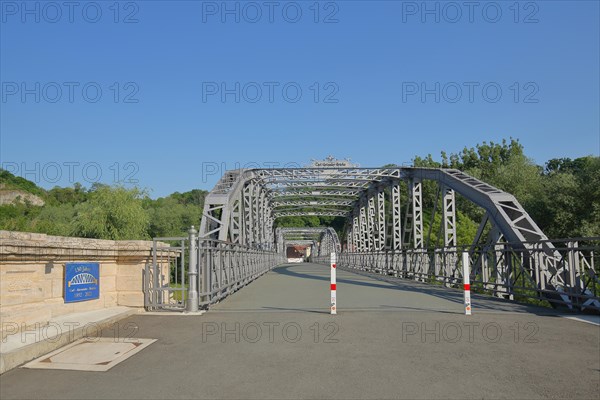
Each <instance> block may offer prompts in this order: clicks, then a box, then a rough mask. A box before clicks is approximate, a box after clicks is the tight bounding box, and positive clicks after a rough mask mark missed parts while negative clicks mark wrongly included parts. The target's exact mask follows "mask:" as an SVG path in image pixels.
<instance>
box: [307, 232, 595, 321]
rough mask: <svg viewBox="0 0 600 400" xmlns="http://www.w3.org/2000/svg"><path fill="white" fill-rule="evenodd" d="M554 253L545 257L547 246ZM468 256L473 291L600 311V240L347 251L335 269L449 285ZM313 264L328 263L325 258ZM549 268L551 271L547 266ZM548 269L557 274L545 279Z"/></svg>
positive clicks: (456, 279)
mask: <svg viewBox="0 0 600 400" xmlns="http://www.w3.org/2000/svg"><path fill="white" fill-rule="evenodd" d="M548 242H551V243H552V244H553V245H554V247H555V250H554V251H553V253H552V255H551V256H548V251H547V246H545V244H547V243H548ZM464 251H466V252H468V253H469V261H470V265H471V272H470V280H471V288H472V290H474V291H477V292H480V293H485V294H489V295H493V296H497V297H502V298H507V299H511V300H517V301H529V302H531V301H532V300H533V302H535V303H539V304H541V305H550V306H553V307H557V306H566V307H568V308H570V309H574V310H579V311H582V310H595V311H596V312H598V311H600V238H598V237H594V238H578V239H563V240H551V241H539V242H532V243H519V244H518V246H516V244H511V243H501V244H500V243H499V244H495V245H491V246H485V245H482V246H475V247H447V248H436V249H414V250H401V251H380V252H369V253H346V252H342V253H340V254H339V256H338V265H339V266H340V267H346V268H351V269H358V270H362V271H368V272H374V273H379V274H384V275H391V276H395V277H398V278H403V279H412V280H417V281H421V282H426V283H432V284H439V285H444V286H447V287H460V285H462V261H461V253H462V252H464ZM313 262H317V263H321V264H327V263H328V262H329V260H328V257H327V256H324V257H318V256H317V257H314V258H313ZM549 267H553V268H549ZM549 270H556V271H557V272H556V273H554V275H549V274H548V271H549Z"/></svg>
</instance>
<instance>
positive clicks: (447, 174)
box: [199, 163, 600, 306]
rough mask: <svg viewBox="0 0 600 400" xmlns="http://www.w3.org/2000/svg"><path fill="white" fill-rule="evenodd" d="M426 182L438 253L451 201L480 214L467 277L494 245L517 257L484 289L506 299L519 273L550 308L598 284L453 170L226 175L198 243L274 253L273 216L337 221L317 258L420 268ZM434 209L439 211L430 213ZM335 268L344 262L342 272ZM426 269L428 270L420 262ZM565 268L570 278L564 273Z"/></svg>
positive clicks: (277, 247)
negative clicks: (356, 257) (340, 220)
mask: <svg viewBox="0 0 600 400" xmlns="http://www.w3.org/2000/svg"><path fill="white" fill-rule="evenodd" d="M425 182H433V183H434V185H436V186H437V193H438V199H440V200H441V202H439V201H437V200H436V202H435V203H434V206H433V210H431V213H430V215H431V218H432V220H433V215H435V213H439V214H441V221H442V223H441V226H440V230H441V233H442V235H441V237H443V244H442V247H443V248H444V249H450V250H451V251H454V253H455V255H456V251H457V218H456V194H460V195H461V196H462V198H464V199H466V200H467V201H469V202H471V203H473V204H474V205H476V206H478V207H480V208H482V209H483V218H482V220H481V221H480V224H479V228H478V230H477V234H476V236H475V239H474V241H473V243H472V244H471V246H469V251H470V252H471V256H472V258H473V262H474V273H475V274H477V273H482V274H484V275H485V270H484V269H485V268H486V266H485V264H486V263H487V262H488V261H489V260H488V259H487V258H488V257H487V256H484V253H483V251H484V250H486V251H487V250H490V249H491V250H498V249H499V247H498V246H506V245H507V244H509V245H510V248H511V249H512V250H518V251H520V252H521V253H520V256H521V259H522V261H521V264H520V265H519V266H518V268H517V267H515V266H507V267H506V268H505V269H504V270H503V271H499V269H498V268H496V272H495V275H496V276H495V277H493V278H492V277H489V276H488V277H486V279H487V282H486V287H492V290H493V291H494V293H495V294H497V295H501V296H504V295H506V296H507V297H512V294H511V292H510V280H511V276H510V275H511V274H514V273H517V272H518V273H519V274H523V275H522V276H526V277H527V279H528V281H529V282H530V285H531V286H532V288H533V290H535V291H537V293H539V295H540V296H541V297H543V298H545V299H547V300H549V301H550V302H551V303H552V304H556V303H562V304H567V305H569V306H571V304H572V303H581V301H588V300H589V295H590V293H591V292H590V291H589V284H590V282H591V281H593V284H596V283H597V281H598V277H597V276H594V277H593V278H592V279H591V280H590V279H587V280H586V279H585V278H584V279H582V278H583V275H582V274H581V273H578V272H577V271H576V266H575V265H572V264H571V265H569V264H568V262H567V261H566V260H565V257H564V256H563V255H561V254H560V253H559V252H558V251H557V250H556V249H555V247H554V245H553V243H552V242H551V241H549V240H548V238H547V237H546V235H545V234H544V233H543V232H542V230H541V229H540V228H539V227H538V226H537V224H536V223H535V221H533V219H532V218H531V217H530V216H529V214H528V213H527V212H526V211H525V210H524V209H523V207H522V206H521V204H520V203H519V202H518V201H517V199H516V198H515V197H514V196H513V195H512V194H510V193H507V192H504V191H502V190H500V189H498V188H496V187H493V186H491V185H489V184H487V183H485V182H482V181H481V180H479V179H476V178H474V177H472V176H469V175H467V174H465V173H464V172H461V171H459V170H455V169H439V168H415V167H384V168H361V167H357V166H353V165H349V164H348V163H342V165H335V166H310V167H306V168H268V169H238V170H232V171H227V172H225V174H224V175H223V176H222V178H221V179H220V180H219V182H218V183H217V184H216V186H215V187H214V189H213V190H212V191H211V192H210V193H209V194H208V196H207V197H206V200H205V208H204V212H203V216H202V221H201V224H200V232H199V237H200V238H201V239H212V240H219V241H223V242H227V243H233V244H240V245H244V246H248V247H251V248H257V249H261V250H269V251H275V252H279V253H281V252H282V251H283V248H282V244H283V242H284V241H285V234H286V233H288V234H289V232H292V231H289V230H288V231H286V230H285V229H283V228H278V227H277V225H276V220H277V219H278V218H281V217H286V216H334V217H344V218H345V221H346V222H345V228H344V232H343V235H342V237H343V239H344V243H343V245H341V244H340V240H339V239H338V235H337V233H336V232H335V231H334V230H333V229H332V228H316V230H315V232H319V235H320V237H319V240H317V241H316V242H315V245H317V244H318V254H319V255H320V256H321V255H325V254H328V252H336V253H341V254H342V255H343V254H351V253H356V254H363V255H368V254H375V253H382V252H388V253H394V254H396V255H398V254H405V253H406V252H412V253H414V252H420V254H422V255H423V257H425V258H423V257H421V260H424V259H426V258H427V257H426V256H427V255H428V254H429V252H430V250H431V248H430V246H428V245H429V236H430V235H431V226H432V225H431V224H430V225H429V226H430V229H429V232H425V229H424V226H425V225H424V221H423V219H424V215H425V214H424V203H423V186H424V184H425ZM403 198H404V199H405V202H404V203H403V202H402V201H401V199H403ZM438 203H441V207H440V208H441V210H437V208H438ZM296 232H297V233H300V231H298V230H296ZM313 233H314V232H313ZM478 250H479V253H478V252H477V251H478ZM455 259H456V260H457V259H458V257H455ZM343 260H344V257H343V256H342V257H341V258H340V263H341V264H343ZM444 260H446V258H445V259H444ZM456 260H454V261H452V262H458V261H456ZM373 262H374V263H376V262H377V261H373ZM373 262H372V263H373ZM421 262H423V261H421ZM445 262H447V263H448V261H447V260H446V261H445ZM424 265H425V267H426V268H429V267H430V265H428V264H427V262H425V264H424ZM432 268H435V267H432ZM503 268H504V267H503ZM510 268H513V269H512V270H510ZM457 270H458V269H456V268H455V269H454V270H452V268H444V270H443V271H442V273H447V274H453V275H456V273H457V272H456V271H457ZM567 270H570V272H569V273H566V271H567ZM578 274H579V275H578ZM500 287H501V288H502V289H501V290H497V289H499V288H500ZM507 288H508V289H507ZM503 291H504V294H503ZM595 301H596V302H597V299H596V300H595ZM588 303H589V301H588ZM598 304H599V305H600V303H598Z"/></svg>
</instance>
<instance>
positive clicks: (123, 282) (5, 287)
mask: <svg viewBox="0 0 600 400" xmlns="http://www.w3.org/2000/svg"><path fill="white" fill-rule="evenodd" d="M151 249H152V242H151V241H132V240H123V241H114V240H98V239H83V238H71V237H61V236H48V235H44V234H36V233H23V232H10V231H0V322H1V323H2V324H1V326H2V327H4V326H6V323H12V325H13V326H14V323H17V324H19V326H23V327H25V328H28V327H31V326H35V324H42V325H43V324H47V323H48V321H49V320H50V318H53V317H58V316H61V315H65V314H69V313H76V312H83V311H91V310H98V309H102V308H108V307H115V306H129V307H143V306H144V293H143V290H142V289H143V281H142V280H143V270H144V268H145V266H146V264H147V263H150V262H151V261H152V251H151ZM77 261H79V262H98V263H100V297H99V299H97V300H89V301H83V302H78V303H65V302H64V297H63V295H64V268H65V264H66V263H68V262H77ZM164 269H165V271H164V272H163V273H164V274H165V275H166V276H167V277H168V276H169V274H168V273H167V272H168V266H167V265H165V266H164ZM0 329H1V328H0ZM0 333H2V337H4V332H0Z"/></svg>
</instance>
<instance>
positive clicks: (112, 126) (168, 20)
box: [0, 0, 600, 197]
mask: <svg viewBox="0 0 600 400" xmlns="http://www.w3.org/2000/svg"><path fill="white" fill-rule="evenodd" d="M247 3H248V2H227V7H228V9H231V10H234V11H233V13H232V14H227V13H224V11H227V10H224V9H223V7H224V6H223V2H221V1H219V2H201V1H169V2H167V1H133V2H121V3H120V5H119V7H118V10H117V9H116V8H115V7H114V5H113V4H114V1H112V0H111V1H96V2H86V1H79V2H78V4H77V5H76V6H73V8H72V9H69V8H68V6H64V5H62V6H61V4H63V2H62V1H59V2H56V3H52V4H50V5H48V4H47V2H27V7H28V8H27V9H26V10H24V9H23V6H22V4H23V3H22V2H21V1H18V2H7V1H2V2H1V4H2V21H1V40H0V46H1V62H0V72H1V79H0V80H1V81H2V99H1V103H0V106H1V108H2V110H1V115H0V117H1V122H0V128H1V143H0V145H1V150H0V158H1V160H0V161H1V163H2V165H3V166H4V167H5V168H7V169H9V170H13V171H15V172H16V173H17V174H19V175H22V176H26V177H27V178H28V179H31V180H35V181H36V182H37V183H38V184H40V185H41V186H43V187H47V188H50V187H52V186H54V185H55V184H58V185H69V184H70V182H69V181H70V180H71V181H73V180H77V181H81V182H83V183H85V184H86V185H89V182H91V181H95V180H99V181H101V182H105V183H112V182H113V181H114V180H115V179H116V178H117V177H118V179H124V178H128V177H129V178H133V179H136V180H138V181H139V185H140V186H142V187H147V188H150V189H152V196H153V197H156V196H164V195H167V194H169V193H171V192H174V191H186V190H190V189H192V188H202V189H210V188H211V187H212V186H213V185H214V183H215V182H216V180H217V177H218V175H220V171H219V172H218V173H212V172H213V171H214V169H215V168H218V169H220V168H222V166H224V167H225V168H228V169H231V168H235V167H236V166H237V165H242V166H244V165H249V164H248V163H252V162H254V163H255V165H256V164H258V165H267V164H268V163H279V165H283V164H285V163H295V164H299V165H304V164H306V163H307V162H309V161H310V159H311V158H323V157H325V156H327V155H329V154H333V155H334V156H337V157H339V158H345V157H350V158H352V160H353V161H355V162H357V163H360V164H361V165H362V166H380V165H383V164H387V163H399V164H401V163H404V162H409V161H410V160H411V159H412V158H413V157H414V156H415V155H426V154H428V153H431V154H433V155H434V156H438V155H439V152H440V151H441V150H446V151H448V152H452V151H459V150H461V149H462V148H463V147H464V146H473V145H475V144H476V143H478V142H482V141H484V140H486V141H490V140H493V141H499V140H501V139H502V138H508V137H510V136H512V137H515V138H518V139H520V141H521V142H522V143H523V145H524V146H525V149H526V152H527V154H528V155H530V156H531V157H532V158H533V159H534V160H535V161H536V162H537V163H540V164H542V163H543V162H544V161H546V160H547V159H549V158H553V157H563V156H564V157H572V158H574V157H579V156H584V155H588V154H594V155H599V152H600V126H599V114H600V99H599V90H600V83H599V71H600V65H599V48H600V44H599V37H600V32H599V20H600V10H599V5H598V4H599V3H598V2H597V1H538V2H520V3H519V4H518V7H515V6H514V1H509V2H503V1H498V2H475V3H474V5H473V8H472V9H469V8H468V7H467V6H464V2H463V1H459V2H455V3H451V4H450V5H448V3H447V2H427V6H426V7H427V10H425V9H424V6H423V4H424V3H422V2H421V1H419V2H401V1H398V2H393V1H338V2H320V3H318V7H315V5H314V3H315V2H314V1H307V2H303V1H301V2H286V1H278V2H277V4H273V3H269V2H264V1H258V2H254V3H251V4H249V5H248V4H247ZM56 5H58V6H59V7H56ZM457 6H458V7H457ZM236 7H237V9H238V10H239V13H237V14H236V11H235V9H236ZM59 8H60V10H59ZM317 8H318V10H319V12H318V14H317V13H316V9H317ZM436 8H437V11H436ZM258 9H260V15H259V14H258V13H257V10H258ZM298 10H300V11H301V13H302V15H301V16H299V17H298V14H297V12H298ZM428 10H433V13H431V14H429V13H427V11H428ZM498 10H500V12H501V15H499V16H498V14H497V12H498ZM98 11H100V12H101V15H99V16H98V14H97V12H98ZM117 11H118V14H117ZM223 18H224V19H225V21H224V22H223ZM236 18H239V22H236ZM36 19H39V22H38V21H36ZM115 19H116V20H117V21H118V22H117V23H115ZM436 19H439V22H437V21H436ZM94 20H97V22H93V21H94ZM125 20H126V21H128V22H130V23H125ZM295 20H297V22H293V21H295ZM315 20H316V21H317V22H315ZM136 21H137V22H136ZM253 21H254V22H253ZM336 21H337V22H336ZM493 21H496V22H493ZM326 22H327V23H326ZM115 82H116V83H117V86H114V84H115ZM236 82H239V85H240V86H239V92H238V94H239V102H236V98H235V97H236V93H235V91H236V90H235V87H236V86H235V85H236ZM270 82H272V83H270ZM315 82H316V83H317V85H316V86H315V85H314V84H315ZM222 83H224V84H225V85H226V88H227V89H228V90H230V91H231V92H230V93H229V94H226V96H225V99H224V100H225V101H223V99H222V98H221V93H220V92H221V89H222V88H221V85H222ZM436 83H439V90H436ZM515 83H516V86H515ZM36 84H39V86H36ZM422 84H424V85H425V88H423V87H422ZM84 87H85V88H86V89H85V90H86V91H85V93H84V90H83V88H84ZM117 87H118V93H117ZM257 87H258V88H260V90H261V94H262V97H260V98H258V97H257V94H258V91H257ZM284 87H285V88H286V89H285V90H284ZM317 87H318V98H317V99H316V98H315V96H316V94H317V89H316V88H317ZM469 87H470V88H472V90H473V91H472V93H469V91H470V90H469ZM484 87H485V88H486V89H485V91H484V89H483V88H484ZM517 87H518V92H517ZM57 88H58V89H60V90H61V92H60V93H59V92H58V90H57ZM69 88H71V89H69ZM97 88H100V90H101V91H102V95H101V96H100V97H97V96H96V92H95V91H96V90H97ZM270 88H271V89H272V93H270ZM298 88H300V90H301V91H302V97H301V98H300V99H299V100H298V101H296V102H293V100H295V97H296V90H297V89H298ZM457 88H460V89H461V93H460V94H459V92H458V91H457ZM498 88H500V90H501V91H502V96H501V97H500V98H499V99H497V98H496V97H497V94H496V91H497V89H498ZM422 89H426V90H430V92H429V93H428V94H425V97H424V98H422V96H421V95H422V94H423V93H422ZM71 90H72V93H70V91H71ZM215 91H218V93H216V94H215V93H214V92H215ZM470 94H471V95H472V98H470ZM70 95H72V98H70ZM270 95H272V98H269V97H270ZM436 95H438V96H439V102H436V98H435V97H436ZM115 96H116V99H115ZM286 96H287V97H286ZM36 97H38V98H36ZM38 100H39V102H38ZM94 100H97V101H96V102H94ZM115 100H116V102H115ZM126 100H127V101H126ZM131 100H137V102H133V103H132V102H128V101H131ZM496 100H497V101H496ZM331 101H334V102H331ZM335 101H337V102H335ZM115 163H117V164H115ZM288 165H293V164H288ZM217 166H218V167H217ZM25 170H29V172H26V171H25ZM203 170H204V173H205V174H204V175H207V173H208V176H204V177H203ZM98 171H101V172H102V176H101V177H97V175H98ZM117 171H118V173H117Z"/></svg>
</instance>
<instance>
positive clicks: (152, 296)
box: [144, 227, 286, 312]
mask: <svg viewBox="0 0 600 400" xmlns="http://www.w3.org/2000/svg"><path fill="white" fill-rule="evenodd" d="M189 233H190V235H189V237H180V238H156V239H154V247H153V262H152V265H148V266H146V270H145V273H144V292H145V306H146V308H147V309H148V310H175V311H177V310H179V311H184V310H187V311H191V312H193V311H197V310H198V309H200V308H208V307H209V306H210V305H211V304H214V303H216V302H218V301H220V300H222V299H223V298H225V297H227V296H228V295H230V294H232V293H234V292H236V291H237V290H239V289H241V288H242V287H244V286H246V285H247V284H248V283H250V282H252V281H253V280H255V279H256V278H258V277H260V276H261V275H263V274H264V273H266V272H268V271H270V270H271V269H272V268H273V267H275V266H277V265H279V264H283V263H285V262H286V259H285V256H284V255H283V254H280V253H276V252H274V251H269V250H263V249H260V248H254V247H247V246H243V245H239V244H234V243H227V242H222V241H219V240H212V239H202V238H198V237H197V232H196V230H195V229H193V227H192V229H190V232H189ZM162 242H171V243H173V242H175V245H173V246H165V245H164V244H162ZM190 243H192V244H193V246H191V249H190ZM186 260H187V263H186Z"/></svg>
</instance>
